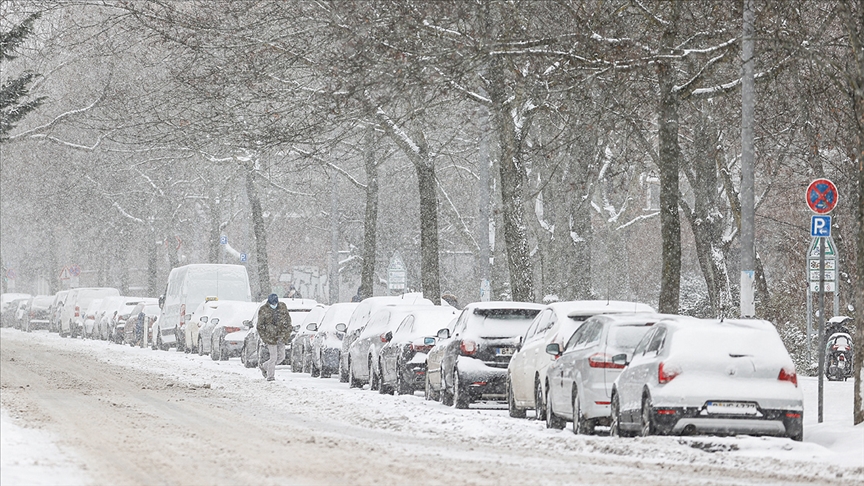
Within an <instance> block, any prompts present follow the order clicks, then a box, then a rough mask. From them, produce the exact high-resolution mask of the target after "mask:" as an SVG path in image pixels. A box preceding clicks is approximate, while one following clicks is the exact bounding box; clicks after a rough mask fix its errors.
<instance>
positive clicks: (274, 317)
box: [258, 302, 292, 344]
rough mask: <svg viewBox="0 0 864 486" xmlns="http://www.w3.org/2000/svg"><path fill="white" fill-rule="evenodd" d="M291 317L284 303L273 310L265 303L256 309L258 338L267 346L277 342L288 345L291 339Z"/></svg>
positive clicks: (280, 303)
mask: <svg viewBox="0 0 864 486" xmlns="http://www.w3.org/2000/svg"><path fill="white" fill-rule="evenodd" d="M291 331H292V328H291V315H290V314H288V307H287V306H286V305H285V303H284V302H279V303H278V304H276V308H275V309H273V308H271V307H270V305H269V304H267V303H265V304H264V305H262V306H261V307H260V308H259V309H258V336H260V337H261V340H262V341H264V342H265V343H267V344H276V342H277V341H282V342H283V343H286V344H287V343H288V340H289V339H291Z"/></svg>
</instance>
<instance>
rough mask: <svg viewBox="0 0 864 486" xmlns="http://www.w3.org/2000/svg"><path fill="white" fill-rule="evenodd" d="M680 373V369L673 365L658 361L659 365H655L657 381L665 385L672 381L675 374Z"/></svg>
mask: <svg viewBox="0 0 864 486" xmlns="http://www.w3.org/2000/svg"><path fill="white" fill-rule="evenodd" d="M680 374H681V369H680V368H678V367H675V366H668V367H667V365H666V363H663V362H662V361H661V362H660V366H658V367H657V381H658V382H659V383H660V384H661V385H665V384H666V383H669V382H670V381H672V380H673V379H674V378H675V377H676V376H678V375H680Z"/></svg>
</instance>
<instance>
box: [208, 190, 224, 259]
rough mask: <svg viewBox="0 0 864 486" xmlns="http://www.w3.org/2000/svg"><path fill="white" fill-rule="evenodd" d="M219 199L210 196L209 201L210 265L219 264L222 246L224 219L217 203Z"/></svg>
mask: <svg viewBox="0 0 864 486" xmlns="http://www.w3.org/2000/svg"><path fill="white" fill-rule="evenodd" d="M216 200H217V198H216V197H215V196H213V195H212V194H211V195H210V201H208V208H209V209H210V241H208V242H207V248H208V250H209V252H208V257H209V260H210V263H219V249H220V248H219V247H221V246H222V245H221V244H220V242H219V239H220V238H221V237H222V227H221V225H222V218H221V217H220V216H221V215H220V214H219V204H217V202H216Z"/></svg>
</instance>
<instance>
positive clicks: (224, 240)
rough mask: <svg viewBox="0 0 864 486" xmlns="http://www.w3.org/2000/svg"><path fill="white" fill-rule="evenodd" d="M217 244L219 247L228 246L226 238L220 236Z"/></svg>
mask: <svg viewBox="0 0 864 486" xmlns="http://www.w3.org/2000/svg"><path fill="white" fill-rule="evenodd" d="M219 244H220V245H227V244H228V237H227V236H225V235H222V236H221V237H219Z"/></svg>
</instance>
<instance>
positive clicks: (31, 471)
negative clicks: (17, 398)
mask: <svg viewBox="0 0 864 486" xmlns="http://www.w3.org/2000/svg"><path fill="white" fill-rule="evenodd" d="M87 482H88V480H87V475H86V473H85V472H84V471H82V470H81V469H80V468H79V466H78V464H77V462H76V461H75V460H74V457H73V456H72V455H71V454H70V453H69V452H68V451H61V450H60V448H59V447H58V446H57V444H56V443H55V438H54V437H52V436H51V434H49V433H47V432H45V431H43V430H39V429H34V428H26V427H21V426H19V425H18V424H16V423H15V422H14V421H13V420H12V418H11V417H9V413H8V412H7V411H6V410H5V409H3V410H2V411H0V484H2V485H4V486H19V485H20V486H41V485H45V486H57V485H63V486H77V485H79V484H86V483H87Z"/></svg>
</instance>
